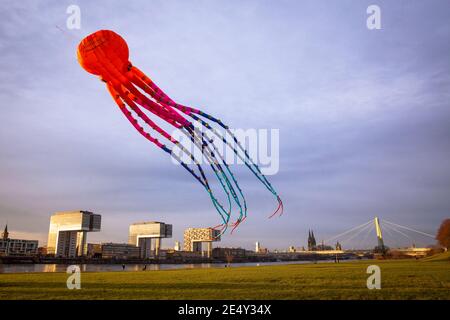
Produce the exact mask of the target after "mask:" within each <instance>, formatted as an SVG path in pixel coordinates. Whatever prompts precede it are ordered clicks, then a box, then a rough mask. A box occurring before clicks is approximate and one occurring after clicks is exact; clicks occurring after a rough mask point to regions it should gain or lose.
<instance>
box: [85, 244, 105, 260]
mask: <svg viewBox="0 0 450 320" xmlns="http://www.w3.org/2000/svg"><path fill="white" fill-rule="evenodd" d="M87 256H88V257H89V258H101V257H102V245H101V244H100V243H88V245H87Z"/></svg>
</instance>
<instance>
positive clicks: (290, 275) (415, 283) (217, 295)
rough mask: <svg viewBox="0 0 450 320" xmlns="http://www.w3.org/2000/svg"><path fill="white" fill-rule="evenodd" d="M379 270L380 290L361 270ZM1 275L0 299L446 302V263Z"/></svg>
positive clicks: (449, 276)
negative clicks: (72, 286)
mask: <svg viewBox="0 0 450 320" xmlns="http://www.w3.org/2000/svg"><path fill="white" fill-rule="evenodd" d="M371 264H376V265H378V266H380V268H381V286H382V288H381V290H368V289H367V287H366V281H367V277H368V276H369V275H368V274H367V273H366V269H367V267H368V266H369V265H371ZM68 276H69V275H68V274H65V273H32V274H0V299H90V300H91V299H450V263H449V261H448V260H447V261H434V262H433V263H429V262H426V261H412V260H407V261H405V260H401V261H392V260H391V261H357V262H348V263H340V264H330V263H322V264H320V263H319V264H310V265H280V266H262V267H234V268H223V269H186V270H167V271H141V272H99V273H97V272H96V273H82V274H81V290H68V289H67V287H66V279H67V277H68Z"/></svg>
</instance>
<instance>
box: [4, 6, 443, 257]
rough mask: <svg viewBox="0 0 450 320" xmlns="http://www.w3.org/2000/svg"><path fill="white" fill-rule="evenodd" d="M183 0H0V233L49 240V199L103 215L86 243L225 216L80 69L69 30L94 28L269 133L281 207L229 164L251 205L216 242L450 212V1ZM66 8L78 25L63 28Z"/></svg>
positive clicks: (176, 237) (75, 33)
mask: <svg viewBox="0 0 450 320" xmlns="http://www.w3.org/2000/svg"><path fill="white" fill-rule="evenodd" d="M194 3H195V4H193V3H191V2H189V3H188V2H185V1H175V0H174V1H163V0H155V1H145V2H123V1H110V2H108V6H105V5H104V4H101V3H91V2H88V1H70V2H65V1H61V2H48V3H46V4H44V3H42V2H35V1H21V2H17V1H2V3H1V4H0V9H1V10H0V39H1V41H0V49H1V52H2V55H1V57H0V70H1V71H0V101H1V102H2V108H0V119H2V120H3V122H2V125H1V126H0V150H2V151H1V152H0V177H1V182H0V228H1V230H3V228H4V226H5V225H6V224H8V228H9V233H10V235H11V237H14V238H23V239H33V240H34V239H36V240H39V245H43V244H45V243H46V240H47V235H48V231H49V222H50V216H51V215H52V214H53V213H55V212H58V211H67V210H88V211H92V212H94V213H97V214H100V215H102V231H101V232H98V233H95V234H92V235H89V238H88V242H89V243H96V242H109V241H111V242H122V243H126V242H127V237H128V227H129V225H130V224H132V223H134V222H138V221H148V220H155V221H163V222H165V223H169V224H172V225H173V236H172V239H168V240H167V241H165V242H164V247H169V246H173V244H174V243H175V242H176V241H182V240H183V231H184V230H185V229H187V228H189V227H194V228H196V227H199V228H200V227H209V226H215V225H217V224H219V223H220V218H219V217H218V215H217V214H216V213H215V211H214V209H213V208H212V207H211V202H210V200H209V199H208V197H207V195H206V194H205V193H204V191H203V190H202V189H201V187H200V186H198V185H197V184H196V183H195V182H194V181H192V179H191V177H190V176H189V175H188V174H187V173H186V172H185V171H183V170H182V168H180V167H179V166H175V165H173V164H172V161H170V158H168V157H167V155H165V154H163V153H162V152H161V151H160V150H158V149H156V148H154V147H153V146H152V145H151V144H149V143H147V141H146V140H145V139H143V138H142V137H141V136H139V134H137V133H136V132H134V129H133V128H132V127H131V126H130V125H129V124H128V123H127V122H126V119H124V117H123V115H122V114H121V113H120V111H119V110H118V109H117V107H115V105H114V102H113V101H112V100H111V97H110V96H109V95H108V93H107V91H106V90H105V88H104V85H103V83H102V82H101V81H99V80H98V79H95V78H94V77H92V76H91V75H88V74H86V72H85V71H84V70H82V69H81V68H80V66H79V65H78V62H77V60H76V47H77V44H78V41H79V40H81V39H82V38H83V37H84V36H86V35H88V34H89V33H91V32H94V31H96V30H98V29H102V28H105V29H111V30H114V31H116V32H117V33H119V34H121V35H123V36H124V37H125V38H126V39H127V42H128V44H129V46H130V53H131V57H130V60H131V61H132V62H133V63H134V64H135V65H137V66H139V67H140V69H142V70H143V71H144V72H145V73H146V74H148V75H149V76H150V77H151V78H152V79H153V80H154V81H155V82H156V83H158V85H160V86H161V88H162V89H163V90H165V91H166V92H167V93H168V94H169V95H170V96H172V97H173V98H174V99H175V100H176V101H179V102H180V103H183V104H186V105H191V106H198V107H202V108H204V109H205V110H209V111H210V112H211V114H214V115H217V116H219V118H221V119H222V120H223V121H224V122H225V123H227V124H230V125H231V126H232V127H234V128H243V129H246V128H255V129H272V128H273V129H279V132H280V162H279V172H278V173H277V174H276V175H273V176H271V177H270V178H271V182H272V184H273V185H274V186H275V187H276V189H277V190H278V191H279V193H280V195H281V197H282V198H283V201H284V205H285V214H284V215H283V216H282V217H280V218H278V217H276V218H273V219H267V217H268V215H269V214H270V213H271V212H272V211H273V210H274V208H275V207H276V203H274V201H273V197H271V195H270V194H269V193H268V192H267V190H265V189H264V187H262V186H261V185H260V184H259V183H258V181H257V180H256V179H255V178H254V177H253V176H251V174H249V173H248V172H246V171H245V170H241V169H243V168H241V167H240V166H239V165H235V166H234V167H235V171H236V175H237V176H238V177H239V179H240V181H241V183H242V187H243V190H245V191H246V197H247V200H248V208H249V216H248V218H247V219H246V221H245V222H244V223H243V224H241V225H240V226H239V228H238V229H237V230H236V231H235V232H234V233H233V234H232V235H230V234H225V235H224V236H223V237H222V241H221V242H220V244H219V245H220V246H234V247H243V248H247V249H253V248H254V247H255V242H256V241H259V242H260V243H261V246H262V247H266V248H269V249H271V250H273V249H276V248H277V249H287V248H288V247H289V246H291V245H294V246H298V247H301V246H307V243H306V242H307V238H308V230H309V229H312V230H314V234H315V238H316V240H317V242H318V243H320V242H321V241H322V240H325V239H328V238H330V237H332V236H334V235H336V234H338V233H340V232H343V231H345V230H347V229H349V228H351V227H353V226H356V225H359V224H361V223H364V222H366V221H368V220H369V219H372V218H373V217H374V216H379V217H380V219H381V220H382V221H383V219H386V220H389V221H393V222H396V223H400V224H402V225H406V226H410V227H412V228H414V229H418V230H421V231H424V232H427V233H432V234H434V233H435V232H436V230H437V228H438V227H439V224H440V223H441V221H442V220H444V219H445V218H447V217H448V216H449V214H450V197H449V196H448V195H449V194H450V161H448V159H449V158H450V140H449V139H448V137H449V136H450V108H449V105H448V104H449V101H450V99H449V93H448V92H449V88H450V59H449V58H448V57H449V53H450V43H449V41H448V39H449V38H450V26H449V24H448V21H450V3H449V2H448V1H444V0H442V1H433V5H430V4H429V3H424V2H419V1H406V0H405V1H395V2H393V1H376V4H377V5H379V7H380V8H381V17H382V29H381V30H369V29H367V27H366V19H367V13H366V9H367V7H368V6H369V5H371V4H373V1H365V0H363V1H350V0H344V1H339V2H333V3H330V2H329V1H312V0H311V1H294V0H292V1H283V2H282V3H281V4H280V3H278V2H274V1H256V0H250V1H245V2H240V3H237V2H228V1H201V0H199V1H194ZM71 4H77V5H78V6H79V7H80V9H81V29H80V30H66V29H65V26H66V19H67V17H68V14H67V13H66V9H67V7H68V6H69V5H71ZM56 26H58V27H56ZM61 29H62V30H63V31H61ZM387 237H388V235H387ZM409 242H410V241H409V240H408V239H406V238H405V239H403V240H399V245H407V244H408V243H409ZM373 244H374V245H376V238H375V236H374V237H373ZM424 244H429V241H428V240H424ZM330 245H333V244H330ZM349 245H352V244H351V243H350V244H343V246H344V247H345V246H347V247H348V246H349ZM386 245H389V241H388V238H387V239H386Z"/></svg>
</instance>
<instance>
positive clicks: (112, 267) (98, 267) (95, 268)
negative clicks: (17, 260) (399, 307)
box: [0, 260, 345, 273]
mask: <svg viewBox="0 0 450 320" xmlns="http://www.w3.org/2000/svg"><path fill="white" fill-rule="evenodd" d="M343 261H345V260H343ZM320 262H321V263H323V262H329V263H331V262H334V260H322V261H320ZM312 263H315V262H314V261H279V262H244V263H231V264H230V265H229V267H259V266H272V265H285V264H312ZM68 266H69V265H68V264H0V273H30V272H66V270H67V267H68ZM79 266H80V270H81V271H82V272H109V271H142V270H144V268H145V265H144V264H126V265H125V270H123V268H122V265H121V264H81V265H79ZM225 266H226V264H225V263H198V264H164V263H161V264H147V265H146V271H153V270H173V269H205V268H225Z"/></svg>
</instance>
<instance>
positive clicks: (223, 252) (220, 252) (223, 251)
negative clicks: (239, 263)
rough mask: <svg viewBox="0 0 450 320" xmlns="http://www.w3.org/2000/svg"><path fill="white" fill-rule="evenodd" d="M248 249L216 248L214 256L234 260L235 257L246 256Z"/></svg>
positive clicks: (213, 251)
mask: <svg viewBox="0 0 450 320" xmlns="http://www.w3.org/2000/svg"><path fill="white" fill-rule="evenodd" d="M246 253H247V251H246V250H245V249H242V248H214V249H213V250H212V257H213V258H215V259H222V260H226V261H228V262H232V261H233V259H235V258H236V259H239V258H245V257H246V256H247V254H246Z"/></svg>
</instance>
